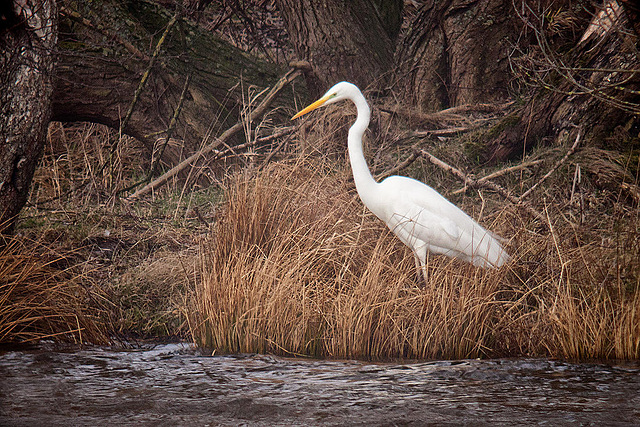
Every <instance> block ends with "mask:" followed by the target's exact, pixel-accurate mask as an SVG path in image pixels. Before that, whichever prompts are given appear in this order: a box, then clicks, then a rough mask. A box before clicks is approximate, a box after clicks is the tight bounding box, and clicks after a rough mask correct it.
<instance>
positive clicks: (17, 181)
mask: <svg viewBox="0 0 640 427" xmlns="http://www.w3.org/2000/svg"><path fill="white" fill-rule="evenodd" d="M0 14H1V15H2V16H0V233H6V232H10V231H11V230H12V229H13V226H14V224H15V217H16V215H17V214H18V212H20V209H21V208H22V206H24V204H25V203H26V201H27V195H28V192H29V186H30V184H31V179H32V177H33V173H34V171H35V168H36V165H37V163H38V160H39V158H40V155H41V154H42V149H43V147H44V143H45V139H46V135H47V126H48V125H49V116H50V111H51V91H52V80H53V69H54V62H53V54H52V53H53V51H54V47H55V44H56V40H57V11H56V3H55V2H54V1H48V0H26V1H20V2H18V1H10V2H6V3H4V4H3V6H1V7H0Z"/></svg>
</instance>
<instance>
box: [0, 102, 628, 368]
mask: <svg viewBox="0 0 640 427" xmlns="http://www.w3.org/2000/svg"><path fill="white" fill-rule="evenodd" d="M375 111H376V113H375V114H374V122H373V124H372V128H373V129H374V132H372V133H371V135H375V138H374V137H372V138H371V140H370V141H369V142H368V143H367V147H366V148H367V150H366V152H367V157H368V159H369V164H370V167H371V168H372V170H373V171H374V172H375V173H376V174H379V175H380V176H384V175H385V172H387V171H393V172H394V173H397V174H402V175H410V176H413V177H415V178H417V179H420V180H422V181H423V182H426V183H428V184H429V185H431V186H433V187H434V188H435V189H436V190H438V191H439V192H441V193H442V194H443V195H444V196H445V197H447V198H448V199H449V200H451V201H452V202H454V203H455V204H456V205H458V206H460V207H461V208H463V209H464V210H465V211H466V212H467V213H469V214H470V215H471V216H472V217H473V218H475V219H479V221H480V222H481V223H482V224H483V225H485V226H486V227H487V228H489V229H491V230H492V231H494V232H496V233H497V234H499V235H500V236H502V237H503V238H504V239H505V241H506V245H507V248H508V250H509V252H510V253H511V254H512V255H513V260H512V262H511V263H510V264H509V265H508V266H506V267H504V268H501V269H498V270H490V271H484V270H481V269H476V268H474V267H471V266H466V265H462V264H461V263H459V262H457V261H451V260H449V259H447V258H444V257H439V256H435V257H433V258H430V264H429V267H428V269H429V279H428V283H426V285H425V284H424V283H419V282H417V281H416V280H417V279H416V275H415V267H414V266H413V260H412V257H411V254H410V253H408V251H407V250H406V248H404V247H403V246H402V245H401V244H399V243H398V242H397V240H395V239H394V237H393V236H392V235H390V233H388V232H386V229H385V228H384V225H383V224H381V223H380V222H379V221H378V220H377V219H376V218H375V217H373V216H372V215H371V214H370V213H368V212H367V211H366V210H365V209H364V208H363V206H362V205H361V203H360V202H359V199H358V198H357V195H356V193H355V189H354V187H353V182H352V180H351V176H350V170H349V169H348V167H347V165H346V159H345V149H346V147H345V144H344V143H343V142H342V141H344V140H345V139H346V133H345V131H346V125H347V122H348V120H346V119H344V120H340V119H338V117H339V116H337V115H336V112H335V111H329V112H328V113H326V114H325V115H322V116H319V117H317V118H315V119H313V120H309V121H308V122H306V123H305V124H303V125H302V126H300V128H299V129H298V132H297V136H296V137H295V139H293V140H291V141H289V142H288V145H287V146H286V147H285V149H284V150H283V151H282V153H280V154H279V155H278V156H275V157H274V159H273V160H274V161H275V163H271V164H270V165H267V166H265V167H262V166H261V165H260V162H259V161H257V160H260V159H264V158H265V157H267V155H268V153H259V152H258V153H256V152H250V153H249V154H248V155H246V156H244V157H242V158H240V157H238V159H236V160H237V161H232V162H229V163H227V164H225V165H223V166H221V165H210V166H208V170H207V172H206V173H207V174H209V175H208V176H214V177H216V178H215V179H214V184H200V183H199V181H202V182H204V180H196V181H195V183H192V184H189V185H188V186H185V184H184V183H183V181H179V180H176V181H174V182H171V183H169V185H167V186H165V187H164V188H162V189H160V190H158V191H157V192H156V193H155V194H153V195H151V196H148V197H146V198H144V199H142V200H138V201H135V202H130V201H128V200H127V199H126V195H127V194H128V193H127V191H126V189H127V188H128V187H130V186H131V185H132V184H134V183H136V182H138V181H140V180H141V179H143V178H144V177H145V176H146V174H147V173H148V169H149V164H150V162H149V160H147V159H145V155H144V150H143V148H142V147H141V146H140V145H139V144H138V143H137V142H136V141H135V140H133V139H130V138H126V137H122V138H120V137H118V135H117V134H115V133H114V132H113V131H110V130H108V129H106V128H104V127H101V126H98V125H90V124H76V125H64V126H63V125H61V124H59V123H54V124H52V125H51V126H50V131H49V138H48V143H47V147H46V150H45V155H44V158H43V160H42V162H41V165H40V168H39V169H38V171H37V172H36V176H35V178H34V184H33V188H32V192H31V196H30V199H29V203H28V205H27V206H26V207H25V209H24V210H23V212H22V214H21V217H20V220H19V223H18V227H17V231H16V235H15V238H13V239H12V240H10V241H8V242H7V243H8V244H7V245H5V246H4V248H3V249H2V251H1V252H0V276H1V277H4V279H3V280H2V281H1V282H0V304H1V305H2V312H1V313H2V314H1V315H0V342H12V341H31V340H38V339H42V338H54V339H60V340H66V341H75V342H90V343H106V342H113V341H117V340H130V339H135V338H137V337H171V336H173V337H181V338H184V339H193V340H195V341H196V342H197V343H198V344H200V345H202V346H204V347H210V348H213V349H216V350H218V351H220V352H237V351H240V352H255V351H260V352H272V353H278V354H285V355H297V354H306V355H312V356H317V357H358V358H373V359H384V358H389V357H410V358H434V357H447V358H460V357H495V356H521V355H529V356H555V357H569V358H638V357H640V243H639V242H640V238H639V237H640V219H639V213H638V211H639V210H638V203H639V200H638V194H640V193H638V179H639V172H638V170H639V165H638V158H637V153H635V154H634V153H633V152H631V153H620V152H614V151H608V150H605V149H603V148H600V147H596V146H593V145H591V144H589V142H588V141H587V142H582V143H581V144H580V146H579V147H575V148H576V149H573V148H574V147H573V145H574V142H575V139H571V140H569V139H567V140H566V141H562V144H559V145H553V146H546V147H545V146H541V147H538V148H536V149H534V150H532V151H530V152H528V153H526V154H523V156H522V158H520V159H515V160H514V161H513V162H512V163H510V164H502V165H487V164H486V163H482V162H481V161H479V160H478V158H479V157H478V156H477V153H478V150H481V147H479V141H481V138H479V137H478V135H479V133H478V132H482V131H484V132H486V131H487V130H488V129H490V127H491V126H492V125H494V124H495V123H497V118H498V116H497V115H490V116H482V114H480V113H478V112H477V111H476V112H474V111H471V112H469V111H466V112H464V114H461V112H460V111H450V112H449V114H448V115H447V114H444V115H443V114H441V115H440V116H439V117H435V116H431V117H430V119H429V120H425V118H424V117H422V118H421V120H422V123H423V124H424V123H426V122H429V123H430V124H432V125H433V124H434V123H437V124H439V126H438V127H439V128H438V127H436V128H435V129H434V128H433V127H432V128H431V130H429V131H419V132H416V131H415V130H412V131H408V130H407V131H390V130H389V129H394V128H397V127H396V126H395V125H394V124H391V122H392V120H396V119H397V117H398V115H396V114H389V113H386V112H385V111H388V110H385V109H384V108H381V109H379V110H375ZM492 114H493V113H492ZM412 120H416V119H415V118H413V119H412ZM336 122H340V125H336V124H335V123H336ZM343 122H344V123H343ZM478 123H483V124H482V126H481V128H482V129H483V130H482V129H481V130H478V126H476V125H477V124H478ZM403 125H404V126H403V128H404V129H415V127H413V126H412V125H411V124H410V123H409V121H407V122H405V123H403ZM447 129H448V130H449V131H447ZM572 150H573V151H572ZM435 156H437V158H438V159H442V160H444V162H446V163H447V164H449V165H455V166H456V170H455V171H454V172H456V173H458V175H461V174H464V175H466V176H467V178H469V179H470V180H473V181H469V182H472V183H474V184H475V185H477V187H478V188H476V189H471V188H465V186H464V182H462V181H461V179H460V176H456V175H455V173H451V170H446V169H445V168H443V167H442V165H440V166H438V165H437V161H436V162H435V163H434V160H433V157H435ZM634 156H635V157H634ZM199 173H202V171H200V172H199ZM204 175H205V174H203V176H204ZM480 177H488V178H487V179H483V178H480ZM483 181H485V182H486V181H490V182H492V183H494V184H498V185H499V187H500V189H501V190H502V192H500V191H498V192H496V191H495V187H488V186H487V185H486V183H485V184H483ZM192 182H193V181H192ZM532 187H534V190H533V191H531V192H530V193H527V190H528V189H530V188H532ZM522 194H525V196H526V197H525V198H523V199H521V200H520V201H521V204H520V205H519V206H516V205H515V204H514V203H512V202H513V201H514V198H516V197H519V196H520V195H522ZM507 197H512V199H511V201H510V200H509V199H508V198H507ZM301 206H311V208H309V209H307V208H305V209H302V210H301V208H300V207H301ZM291 218H296V221H289V220H290V219H291ZM292 224H293V225H292ZM300 230H304V232H301V231H300ZM374 260H375V262H374ZM354 337H359V338H358V339H354Z"/></svg>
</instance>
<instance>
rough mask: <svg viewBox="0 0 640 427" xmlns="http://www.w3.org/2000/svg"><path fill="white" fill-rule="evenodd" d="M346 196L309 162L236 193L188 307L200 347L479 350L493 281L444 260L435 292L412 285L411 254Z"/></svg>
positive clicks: (350, 354)
mask: <svg viewBox="0 0 640 427" xmlns="http://www.w3.org/2000/svg"><path fill="white" fill-rule="evenodd" d="M349 189H350V184H349V183H348V180H347V175H346V174H336V173H329V172H328V171H327V170H326V169H324V168H323V167H322V166H321V165H318V164H313V163H309V162H307V161H305V160H302V161H297V162H293V163H278V164H275V165H272V166H270V167H268V168H267V169H265V170H264V171H263V172H260V173H258V174H257V175H255V176H247V175H243V176H241V177H240V178H239V179H238V180H237V181H236V182H235V183H234V184H233V185H232V186H231V189H230V191H229V194H228V200H227V203H226V205H225V209H224V211H223V214H222V215H221V217H220V218H219V220H218V222H217V224H216V226H215V229H214V233H213V236H212V237H211V238H210V239H209V240H207V241H206V242H205V243H203V245H202V273H201V274H202V278H201V281H200V282H199V283H198V285H197V286H196V293H195V295H194V297H193V299H192V301H191V304H192V308H191V309H190V312H191V313H192V315H191V319H190V321H191V326H192V331H193V334H194V338H195V340H196V342H197V343H198V344H200V345H202V346H204V347H209V348H213V349H215V350H216V351H219V352H227V353H228V352H256V351H258V352H274V353H279V354H288V355H310V356H315V357H336V358H375V359H386V358H399V357H408V358H423V357H470V356H474V355H477V354H481V353H482V351H483V348H484V346H485V344H486V343H485V342H484V337H483V333H482V331H483V330H485V329H491V325H490V323H491V321H492V319H491V317H490V316H487V313H488V312H490V310H489V311H487V310H485V309H481V308H480V307H483V306H486V305H490V303H491V301H492V300H493V298H494V296H495V292H496V288H495V283H496V282H495V280H493V279H492V274H493V273H492V272H488V273H487V272H482V271H479V270H478V271H476V272H472V273H471V274H476V275H477V276H478V277H477V283H476V284H477V286H476V287H470V286H467V284H466V283H465V281H464V277H465V274H464V273H462V272H466V273H469V272H470V271H471V270H470V269H469V268H466V267H462V269H461V266H460V265H459V264H455V265H454V264H453V263H452V262H450V261H448V260H442V259H441V260H437V261H434V262H433V263H432V264H431V265H430V271H431V273H430V277H431V279H430V280H431V281H430V284H431V285H432V286H429V287H428V288H427V289H422V288H420V287H418V286H416V284H418V283H419V282H416V280H417V279H416V275H415V270H414V269H413V265H414V262H413V259H412V257H411V255H410V254H409V253H408V250H407V249H406V248H405V247H404V246H402V244H400V243H399V242H398V241H397V240H396V239H395V238H394V236H393V235H391V233H390V232H389V231H388V230H387V229H386V227H385V226H384V224H382V223H380V221H379V220H378V219H377V218H375V217H373V216H372V215H371V214H370V213H368V212H366V211H365V210H364V209H363V207H362V205H361V204H360V202H359V199H357V196H356V195H355V192H354V191H353V189H351V191H349ZM450 301H456V303H455V304H451V303H450ZM445 337H446V338H445ZM442 338H445V339H444V340H443V339H442Z"/></svg>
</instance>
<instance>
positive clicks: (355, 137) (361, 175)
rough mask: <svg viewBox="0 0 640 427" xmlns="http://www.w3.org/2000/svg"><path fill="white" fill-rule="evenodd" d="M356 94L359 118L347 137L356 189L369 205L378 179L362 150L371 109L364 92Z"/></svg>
mask: <svg viewBox="0 0 640 427" xmlns="http://www.w3.org/2000/svg"><path fill="white" fill-rule="evenodd" d="M358 95H359V96H355V97H354V98H353V99H352V101H353V102H354V104H356V108H357V109H358V118H357V119H356V122H355V123H354V124H353V125H352V126H351V128H350V129H349V138H348V139H347V142H348V145H349V161H350V162H351V170H352V171H353V180H354V181H355V183H356V190H358V194H359V195H360V198H361V199H362V201H363V202H364V204H365V205H367V200H365V199H366V198H367V195H369V194H371V191H369V190H372V189H373V188H374V187H375V186H376V185H377V183H376V181H375V180H374V179H373V176H371V172H370V171H369V167H368V166H367V161H366V160H365V158H364V153H363V151H362V136H363V135H364V131H365V130H366V129H367V127H368V126H369V119H370V118H371V110H369V105H367V101H366V100H365V99H364V96H362V94H360V93H359V94H358Z"/></svg>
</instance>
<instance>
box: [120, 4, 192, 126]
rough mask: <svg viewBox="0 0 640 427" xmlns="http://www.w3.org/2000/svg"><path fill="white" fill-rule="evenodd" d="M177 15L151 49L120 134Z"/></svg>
mask: <svg viewBox="0 0 640 427" xmlns="http://www.w3.org/2000/svg"><path fill="white" fill-rule="evenodd" d="M179 16H180V14H179V13H176V14H175V15H173V17H172V18H171V20H170V21H169V22H168V23H167V27H166V28H165V29H164V33H162V36H161V37H160V39H159V40H158V43H156V48H155V50H154V51H153V55H152V56H151V59H150V60H149V65H148V66H147V69H146V70H145V71H144V74H142V78H141V79H140V83H138V87H137V89H136V91H135V93H134V94H133V100H131V104H130V105H129V109H128V110H127V114H125V116H124V119H123V120H122V122H121V123H120V134H122V130H123V129H124V128H125V127H126V126H127V123H128V122H129V119H130V118H131V115H132V114H133V110H134V108H135V106H136V104H137V103H138V99H139V98H140V94H141V93H142V89H144V86H145V85H146V83H147V80H148V79H149V76H150V75H151V69H152V68H153V66H154V64H155V63H156V59H157V58H158V55H159V54H160V48H161V47H162V45H163V44H164V41H165V40H166V38H167V35H168V34H169V31H171V28H173V26H174V25H175V23H176V22H177V21H178V17H179Z"/></svg>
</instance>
